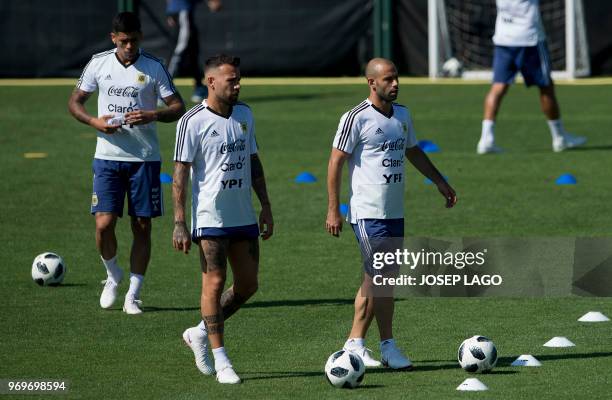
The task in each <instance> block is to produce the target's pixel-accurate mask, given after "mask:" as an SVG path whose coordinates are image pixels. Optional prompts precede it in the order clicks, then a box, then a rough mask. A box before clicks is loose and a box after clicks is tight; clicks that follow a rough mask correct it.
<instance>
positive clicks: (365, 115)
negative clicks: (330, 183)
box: [333, 99, 417, 224]
mask: <svg viewBox="0 0 612 400" xmlns="http://www.w3.org/2000/svg"><path fill="white" fill-rule="evenodd" d="M392 110H393V112H392V114H391V115H390V116H386V115H384V114H383V113H382V112H381V111H379V110H378V109H377V108H376V107H375V106H374V105H373V104H372V103H371V102H370V100H368V99H366V100H365V101H363V102H362V103H361V104H359V105H358V106H357V107H355V108H353V109H352V110H351V111H349V112H347V113H345V114H344V115H343V116H342V118H340V124H339V125H338V131H337V132H336V136H335V138H334V142H333V147H335V148H336V149H338V150H341V151H343V152H345V153H349V154H350V155H351V156H350V157H349V159H348V166H349V170H348V176H349V188H350V189H349V197H350V204H349V212H348V214H347V221H349V222H350V223H353V224H354V223H357V220H358V219H365V218H374V219H393V218H403V217H404V180H405V175H404V168H405V167H404V164H405V162H406V157H405V151H406V149H407V148H410V147H413V146H416V144H417V140H416V136H415V134H414V128H413V126H412V119H411V117H410V112H409V111H408V109H407V108H406V107H404V106H401V105H399V104H393V108H392Z"/></svg>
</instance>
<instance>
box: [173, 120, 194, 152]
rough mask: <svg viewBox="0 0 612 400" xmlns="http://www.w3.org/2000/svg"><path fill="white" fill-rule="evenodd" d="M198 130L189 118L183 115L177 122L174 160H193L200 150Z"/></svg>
mask: <svg viewBox="0 0 612 400" xmlns="http://www.w3.org/2000/svg"><path fill="white" fill-rule="evenodd" d="M198 145H199V141H198V130H197V128H196V127H194V124H193V123H189V119H184V118H183V117H181V119H179V122H178V124H176V143H175V144H174V161H184V162H193V160H194V159H195V155H196V153H197V151H198Z"/></svg>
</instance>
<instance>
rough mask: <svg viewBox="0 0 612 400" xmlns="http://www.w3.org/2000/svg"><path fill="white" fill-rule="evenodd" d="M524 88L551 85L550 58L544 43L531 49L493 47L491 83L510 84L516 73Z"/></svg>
mask: <svg viewBox="0 0 612 400" xmlns="http://www.w3.org/2000/svg"><path fill="white" fill-rule="evenodd" d="M519 71H520V73H521V75H523V79H524V81H525V86H532V85H536V86H538V87H547V86H550V85H551V84H552V78H551V77H550V71H551V66H550V58H549V56H548V49H547V48H546V43H545V42H540V43H538V45H537V46H531V47H508V46H495V51H494V54H493V82H494V83H505V84H508V85H509V84H511V83H513V82H514V77H515V76H516V74H517V72H519Z"/></svg>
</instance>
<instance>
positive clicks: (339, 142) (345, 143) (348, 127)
mask: <svg viewBox="0 0 612 400" xmlns="http://www.w3.org/2000/svg"><path fill="white" fill-rule="evenodd" d="M360 125H361V124H360V123H359V121H358V120H357V118H356V117H355V116H354V115H350V113H346V114H344V115H343V116H342V118H340V123H339V124H338V130H337V131H336V136H335V137H334V143H333V147H335V148H336V149H338V150H341V151H343V152H345V153H349V154H351V153H353V150H354V149H355V146H356V145H357V143H359V126H360Z"/></svg>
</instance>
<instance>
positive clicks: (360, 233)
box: [351, 218, 404, 276]
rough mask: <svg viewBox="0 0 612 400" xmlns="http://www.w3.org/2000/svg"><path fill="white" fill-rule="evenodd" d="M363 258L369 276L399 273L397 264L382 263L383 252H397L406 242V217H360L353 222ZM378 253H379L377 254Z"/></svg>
mask: <svg viewBox="0 0 612 400" xmlns="http://www.w3.org/2000/svg"><path fill="white" fill-rule="evenodd" d="M351 226H352V228H353V231H354V232H355V237H356V238H357V242H359V248H360V250H361V257H362V259H363V268H364V271H365V272H366V273H367V274H368V275H369V276H375V275H383V274H384V275H386V274H395V273H397V269H398V266H397V265H385V266H384V267H381V265H377V267H375V266H376V264H377V263H378V264H379V262H380V259H378V257H380V254H381V253H389V252H392V253H395V251H396V250H402V248H403V244H404V219H403V218H395V219H360V220H357V223H356V224H351ZM377 254H379V255H378V256H377Z"/></svg>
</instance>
